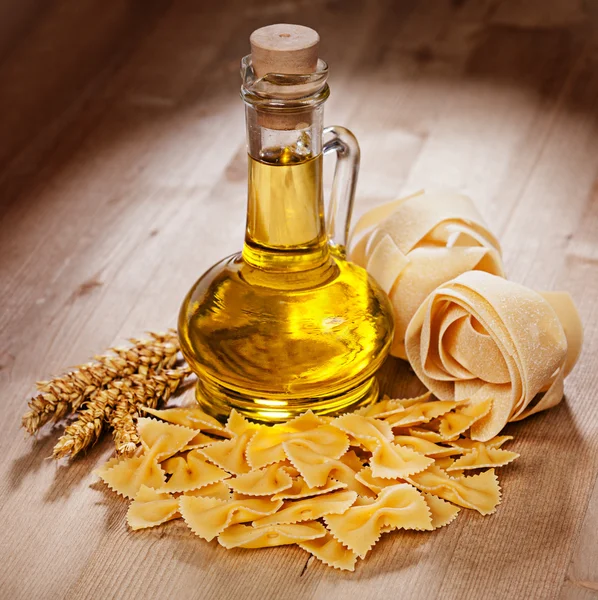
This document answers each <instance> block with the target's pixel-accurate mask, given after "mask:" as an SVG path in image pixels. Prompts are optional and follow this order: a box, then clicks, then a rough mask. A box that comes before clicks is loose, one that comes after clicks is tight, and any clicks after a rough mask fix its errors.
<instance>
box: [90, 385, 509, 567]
mask: <svg viewBox="0 0 598 600" xmlns="http://www.w3.org/2000/svg"><path fill="white" fill-rule="evenodd" d="M475 400H476V399H475V398H474V400H472V401H456V400H450V401H430V399H429V394H425V395H423V396H419V397H417V398H407V399H394V400H391V399H389V398H385V399H384V400H382V401H381V402H379V403H378V405H376V404H375V405H374V406H373V407H368V408H367V409H362V410H360V411H358V412H357V413H352V414H344V415H341V416H339V417H335V418H332V417H317V416H315V415H314V414H313V413H311V412H308V413H306V414H304V415H301V416H300V417H297V418H295V419H293V420H292V421H289V422H288V423H283V424H280V425H276V426H273V427H268V426H265V425H258V424H255V423H251V422H250V421H248V420H247V419H245V418H244V417H242V416H241V415H240V414H238V413H236V412H235V411H232V412H231V415H230V417H229V419H228V421H227V424H226V430H221V431H220V433H219V434H217V433H216V432H217V429H216V427H215V426H214V423H211V422H210V420H209V418H208V419H204V417H203V416H202V415H203V413H201V411H199V412H197V411H196V409H195V408H190V409H179V408H177V409H174V410H173V411H171V409H166V410H165V411H154V413H155V414H154V413H152V414H154V416H158V417H160V418H163V420H162V421H156V420H154V419H149V418H144V419H140V420H139V421H140V422H139V433H140V437H141V439H142V448H141V449H140V451H139V452H138V454H137V455H136V456H134V457H132V458H125V459H121V458H119V459H117V458H113V459H110V460H109V461H108V462H107V463H106V464H105V465H104V466H103V467H101V468H100V469H98V470H97V471H96V472H97V473H98V474H99V475H100V477H101V478H102V479H103V480H104V481H105V482H106V483H107V484H108V485H109V486H110V487H111V488H112V489H113V490H114V491H116V492H117V493H119V494H121V495H123V496H125V497H128V498H131V499H133V502H132V503H131V504H130V506H129V510H128V512H127V522H128V523H129V525H130V527H131V528H132V529H143V528H147V527H153V526H157V525H160V524H162V523H164V522H166V521H169V520H171V519H174V518H178V517H179V516H181V517H182V518H183V519H184V521H185V523H186V524H187V525H188V526H189V528H190V529H191V530H192V531H193V532H194V533H195V534H196V535H197V536H199V537H201V538H203V539H205V540H207V541H210V540H213V539H215V538H218V542H219V543H220V544H221V545H222V546H224V547H225V548H236V547H240V548H265V547H272V546H280V545H286V544H297V545H299V546H300V547H301V548H303V549H304V550H306V551H307V552H310V553H311V554H312V555H314V556H315V557H316V558H318V559H319V560H321V561H322V562H323V563H324V564H326V565H328V566H331V567H334V568H337V569H343V570H349V571H352V570H354V568H355V564H356V562H357V558H358V557H362V558H363V557H365V555H366V554H367V552H369V550H370V549H371V548H372V546H373V545H374V544H375V543H376V542H377V540H378V539H379V538H380V536H381V535H382V534H384V533H387V532H391V531H393V530H396V529H400V528H403V529H415V530H422V531H428V530H432V529H436V528H438V527H443V526H445V525H448V524H449V523H451V522H452V521H453V520H454V519H455V518H456V517H457V515H458V513H459V510H460V509H459V506H462V507H465V508H470V509H474V510H477V511H479V512H481V513H482V514H490V513H491V512H493V511H494V510H495V507H496V505H497V504H498V502H499V501H500V488H499V487H498V481H497V479H496V476H495V474H494V470H493V469H490V470H487V471H484V472H483V473H481V474H479V475H474V476H469V477H466V476H464V475H463V473H464V472H466V471H467V470H468V469H480V468H487V467H497V466H502V465H503V464H507V463H508V462H511V461H512V460H514V459H515V458H517V456H518V455H517V454H516V453H515V452H511V451H507V450H503V449H502V448H501V446H502V445H503V444H504V443H505V442H506V441H508V440H509V439H511V437H510V436H498V437H494V438H492V439H490V440H489V441H488V442H486V443H482V442H479V441H475V440H471V439H469V438H468V437H460V436H459V433H461V432H463V431H466V430H467V429H468V428H469V427H471V425H472V423H473V424H475V422H476V421H477V420H479V419H481V418H483V415H484V414H486V413H487V412H488V410H490V408H489V406H488V405H489V402H488V401H486V402H485V403H484V400H480V399H477V400H478V401H477V402H475ZM187 410H188V411H189V412H188V414H187V413H186V412H185V411H187ZM171 421H176V422H174V423H173V422H171ZM391 423H392V425H393V426H392V427H391ZM396 423H400V426H397V425H396ZM187 425H193V426H192V427H188V426H187ZM414 425H417V426H414ZM204 427H205V428H206V429H204ZM207 427H210V429H209V430H208V429H207ZM393 427H394V432H393ZM204 431H206V432H207V433H204ZM214 435H218V437H219V438H220V439H218V437H212V436H214ZM227 436H228V439H222V438H223V437H227ZM350 446H353V449H349V448H350ZM455 457H456V458H455ZM175 495H178V498H177V497H175ZM320 520H323V521H324V523H326V527H327V529H326V527H324V526H323V525H322V523H321V522H319V521H320Z"/></svg>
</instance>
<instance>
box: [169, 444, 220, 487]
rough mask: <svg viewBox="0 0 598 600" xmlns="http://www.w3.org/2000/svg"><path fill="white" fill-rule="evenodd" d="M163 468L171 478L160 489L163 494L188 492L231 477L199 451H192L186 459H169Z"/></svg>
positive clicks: (174, 457)
mask: <svg viewBox="0 0 598 600" xmlns="http://www.w3.org/2000/svg"><path fill="white" fill-rule="evenodd" d="M162 468H163V469H164V471H165V472H166V473H170V474H171V477H170V479H169V480H168V483H166V484H165V485H163V486H162V487H161V488H160V491H161V492H171V493H177V492H188V491H190V490H196V489H198V488H201V487H203V486H205V485H209V484H211V483H216V482H218V481H222V480H223V479H226V478H228V477H230V475H229V474H228V473H227V472H226V471H224V470H222V469H220V468H219V467H217V466H215V465H212V464H210V463H209V462H208V461H207V460H206V459H205V458H204V457H203V456H202V455H201V454H199V452H198V451H197V450H191V451H190V452H188V453H187V456H186V457H183V456H173V457H172V458H169V459H168V460H166V461H164V462H163V463H162Z"/></svg>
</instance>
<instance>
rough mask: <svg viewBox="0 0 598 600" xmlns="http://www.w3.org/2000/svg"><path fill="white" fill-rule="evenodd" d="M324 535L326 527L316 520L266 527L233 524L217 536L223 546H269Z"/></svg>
mask: <svg viewBox="0 0 598 600" xmlns="http://www.w3.org/2000/svg"><path fill="white" fill-rule="evenodd" d="M324 535H326V529H325V528H324V526H323V525H322V524H321V523H318V522H317V521H313V522H311V523H293V524H292V525H267V526H266V527H249V526H248V525H233V526H232V527H229V528H228V529H226V530H225V531H224V532H223V533H222V534H220V536H218V543H219V544H220V545H221V546H224V547H225V548H271V547H273V546H286V545H288V544H298V543H300V542H306V541H309V540H315V539H317V538H320V537H323V536H324Z"/></svg>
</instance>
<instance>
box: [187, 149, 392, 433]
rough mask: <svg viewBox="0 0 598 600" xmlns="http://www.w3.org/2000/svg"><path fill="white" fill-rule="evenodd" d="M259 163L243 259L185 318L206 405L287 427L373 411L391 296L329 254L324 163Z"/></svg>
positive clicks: (277, 156) (253, 166)
mask: <svg viewBox="0 0 598 600" xmlns="http://www.w3.org/2000/svg"><path fill="white" fill-rule="evenodd" d="M260 158H261V159H260V160H256V159H255V158H252V157H251V156H250V157H249V194H248V209H247V230H246V238H245V244H244V247H243V251H242V253H239V254H235V255H233V256H231V257H229V258H226V259H224V260H223V261H221V262H220V263H218V264H216V265H214V266H213V267H212V268H211V269H210V270H209V271H208V272H207V273H205V274H204V275H203V277H201V279H199V281H198V282H197V283H196V284H195V285H194V286H193V288H192V289H191V291H190V292H189V294H188V295H187V297H186V299H185V301H184V303H183V306H182V308H181V313H180V318H179V335H180V339H181V345H182V349H183V353H184V355H185V357H186V358H187V360H188V361H189V364H190V366H191V367H192V369H193V370H194V371H195V372H196V373H197V375H198V386H197V398H198V401H199V403H200V405H201V406H202V407H203V408H204V410H206V411H207V412H209V413H211V414H214V415H216V416H219V417H223V416H225V415H226V414H228V412H229V411H230V409H231V408H235V409H237V410H239V411H240V412H242V413H244V414H245V415H246V416H248V417H251V418H254V419H259V420H265V421H277V420H283V419H287V418H289V417H291V416H293V415H295V414H299V413H301V412H304V411H305V410H307V409H312V410H314V411H315V412H317V413H319V414H327V413H332V412H336V411H339V410H342V409H344V408H347V407H349V406H358V405H363V404H365V403H368V402H371V401H373V400H374V399H375V398H376V397H377V393H378V388H377V384H376V380H375V378H374V373H375V371H376V370H377V369H378V368H379V367H380V364H381V363H382V361H383V360H384V359H385V358H386V356H387V354H388V350H389V347H390V342H391V340H392V334H393V331H392V328H393V325H392V317H391V315H392V310H391V307H390V304H389V301H388V298H387V296H386V294H384V292H383V291H382V290H381V289H380V288H379V287H378V286H377V284H376V283H375V282H374V281H373V280H372V279H371V278H370V277H369V276H368V274H367V273H366V271H365V270H364V269H362V268H360V267H358V266H357V265H354V264H352V263H350V262H347V261H346V260H345V259H344V257H343V256H339V255H336V253H333V252H332V251H331V250H330V246H329V244H328V239H327V235H326V230H325V223H324V210H323V201H322V182H321V179H322V156H321V155H318V156H315V157H312V156H301V155H299V154H298V153H296V152H295V151H294V150H291V149H289V148H283V149H279V150H271V151H269V150H266V151H264V152H263V153H262V156H261V157H260Z"/></svg>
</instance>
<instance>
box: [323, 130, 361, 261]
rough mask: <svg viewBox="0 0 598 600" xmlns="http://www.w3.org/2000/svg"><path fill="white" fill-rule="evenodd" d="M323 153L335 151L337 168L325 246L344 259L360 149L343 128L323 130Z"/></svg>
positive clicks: (329, 208)
mask: <svg viewBox="0 0 598 600" xmlns="http://www.w3.org/2000/svg"><path fill="white" fill-rule="evenodd" d="M322 152H323V153H324V154H328V153H329V152H336V168H335V170H334V179H333V181H332V193H331V194H330V205H329V207H328V216H327V219H326V233H327V235H328V243H329V244H330V249H331V251H332V253H333V254H335V255H337V256H339V257H341V258H345V257H346V254H347V239H348V237H349V227H350V225H351V213H352V212H353V202H354V200H355V188H356V186H357V174H358V172H359V159H360V150H359V144H358V142H357V138H356V137H355V136H354V135H353V134H352V133H351V132H350V131H349V130H348V129H345V128H344V127H337V126H334V127H326V128H325V129H324V145H323V149H322Z"/></svg>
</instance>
